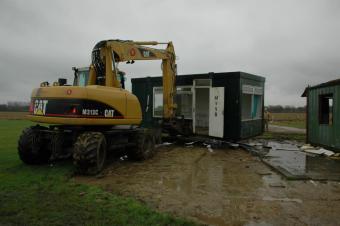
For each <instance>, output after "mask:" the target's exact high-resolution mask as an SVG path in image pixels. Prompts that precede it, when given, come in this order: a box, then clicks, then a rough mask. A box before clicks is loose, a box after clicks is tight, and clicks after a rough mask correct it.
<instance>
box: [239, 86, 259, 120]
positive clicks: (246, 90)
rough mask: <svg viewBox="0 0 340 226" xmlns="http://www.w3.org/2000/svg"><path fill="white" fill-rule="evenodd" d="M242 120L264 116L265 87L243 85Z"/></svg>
mask: <svg viewBox="0 0 340 226" xmlns="http://www.w3.org/2000/svg"><path fill="white" fill-rule="evenodd" d="M241 98H242V99H241V102H242V106H241V108H242V120H254V119H261V118H262V108H263V101H262V98H263V88H262V87H256V86H250V85H244V86H243V87H242V95H241Z"/></svg>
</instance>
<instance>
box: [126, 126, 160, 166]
mask: <svg viewBox="0 0 340 226" xmlns="http://www.w3.org/2000/svg"><path fill="white" fill-rule="evenodd" d="M134 139H135V142H136V146H135V147H134V148H132V149H130V152H129V157H130V158H132V159H134V160H137V161H141V160H146V159H150V158H152V157H153V156H154V154H155V138H154V136H153V134H152V132H150V131H148V130H143V131H139V132H138V133H137V134H136V136H135V138H134Z"/></svg>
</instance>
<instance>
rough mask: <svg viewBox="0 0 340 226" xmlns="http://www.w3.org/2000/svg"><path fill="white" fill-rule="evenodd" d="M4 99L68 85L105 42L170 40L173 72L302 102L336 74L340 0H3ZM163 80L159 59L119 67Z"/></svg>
mask: <svg viewBox="0 0 340 226" xmlns="http://www.w3.org/2000/svg"><path fill="white" fill-rule="evenodd" d="M0 39H1V42H0V73H1V74H0V76H1V82H0V103H5V102H7V101H28V100H29V97H30V93H31V90H32V89H33V88H34V87H37V86H39V84H40V82H42V81H49V82H53V81H56V80H57V78H59V77H66V78H68V79H69V81H71V80H72V77H73V76H72V70H71V68H72V66H78V67H80V66H88V65H89V63H90V53H91V50H92V48H93V46H94V45H95V43H96V42H97V41H100V40H103V39H129V40H150V41H151V40H155V41H169V40H172V41H173V42H174V45H175V50H176V54H177V56H178V58H179V59H178V62H177V64H178V72H179V74H193V73H206V72H229V71H244V72H248V73H253V74H257V75H261V76H264V77H266V99H265V101H266V104H270V105H275V104H282V105H296V106H302V105H304V104H305V100H304V99H303V98H301V97H300V95H301V93H302V92H303V89H304V88H305V87H306V86H307V85H308V84H310V85H315V84H318V83H321V82H325V81H328V80H332V79H336V78H340V61H339V59H340V1H338V0H299V1H297V0H282V1H279V0H275V1H273V0H256V1H254V0H244V1H240V0H235V1H227V0H224V1H222V0H221V1H217V0H215V1H212V0H210V1H198V0H188V1H184V0H171V1H165V0H163V1H161V0H143V1H130V0H120V1H114V0H110V1H99V0H98V1H81V0H79V1H70V0H63V1H46V0H41V1H34V0H31V1H27V0H22V1H15V0H1V1H0ZM121 66H122V68H121V69H123V70H124V71H126V72H127V74H128V77H129V78H132V77H144V76H157V75H160V62H147V63H145V62H137V63H135V64H133V65H121Z"/></svg>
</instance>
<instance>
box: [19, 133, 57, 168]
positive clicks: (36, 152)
mask: <svg viewBox="0 0 340 226" xmlns="http://www.w3.org/2000/svg"><path fill="white" fill-rule="evenodd" d="M39 128H40V127H39ZM42 128H43V127H42ZM44 146H45V145H44V141H43V139H42V136H41V134H40V133H39V130H37V129H35V127H29V128H26V129H24V130H23V131H22V134H21V136H20V138H19V141H18V152H19V157H20V159H21V160H22V161H23V162H24V163H26V164H30V165H34V164H43V163H47V162H48V160H49V159H50V156H51V152H50V151H49V150H48V149H47V148H45V147H44Z"/></svg>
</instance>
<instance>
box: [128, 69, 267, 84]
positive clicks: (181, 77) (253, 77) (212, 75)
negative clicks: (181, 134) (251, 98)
mask: <svg viewBox="0 0 340 226" xmlns="http://www.w3.org/2000/svg"><path fill="white" fill-rule="evenodd" d="M216 77H225V78H239V77H242V78H247V79H251V80H255V81H260V82H264V81H265V78H264V77H262V76H258V75H254V74H250V73H246V72H242V71H235V72H218V73H215V72H209V73H205V74H186V75H177V78H176V80H177V81H181V80H182V81H189V80H193V79H200V78H216ZM146 79H150V80H151V81H161V79H162V77H161V76H157V77H143V78H132V79H131V81H132V82H134V83H138V82H144V81H145V80H146Z"/></svg>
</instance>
